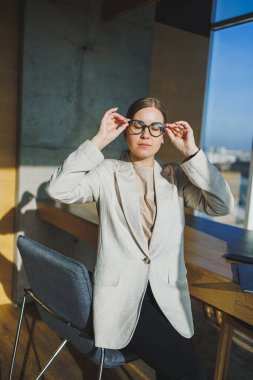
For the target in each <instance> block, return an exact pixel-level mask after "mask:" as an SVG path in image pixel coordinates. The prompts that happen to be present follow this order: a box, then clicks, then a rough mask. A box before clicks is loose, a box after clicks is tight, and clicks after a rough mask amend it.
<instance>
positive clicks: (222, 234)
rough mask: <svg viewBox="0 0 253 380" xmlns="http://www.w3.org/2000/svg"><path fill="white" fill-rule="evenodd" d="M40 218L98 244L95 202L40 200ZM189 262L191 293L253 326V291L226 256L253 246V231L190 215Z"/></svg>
mask: <svg viewBox="0 0 253 380" xmlns="http://www.w3.org/2000/svg"><path fill="white" fill-rule="evenodd" d="M37 213H38V216H39V218H40V219H42V220H44V221H46V222H48V223H51V224H53V225H55V226H56V227H58V228H61V229H62V230H64V231H67V232H69V233H71V234H73V235H74V236H76V237H78V238H81V239H83V240H86V241H88V242H89V243H91V244H94V245H96V243H97V236H98V216H97V211H96V207H95V204H94V203H90V204H85V205H80V204H72V205H64V204H61V203H59V202H53V201H39V202H38V209H37ZM184 236H185V261H186V267H187V271H188V273H187V278H188V283H189V289H190V294H191V296H192V297H194V298H196V299H198V300H200V301H203V302H205V303H207V304H209V305H211V306H214V307H215V308H217V309H219V310H221V311H223V312H226V313H228V314H230V315H231V316H234V317H236V318H238V319H240V320H241V321H244V322H247V323H249V324H251V325H253V294H249V293H248V294H247V293H243V292H241V290H240V286H239V283H238V279H237V272H236V262H233V261H231V260H226V259H225V258H223V257H222V256H223V255H224V254H225V253H227V252H228V251H230V252H233V251H236V252H239V251H247V250H250V249H252V247H253V232H252V231H246V230H243V229H241V228H238V227H233V226H229V225H225V224H222V223H217V222H213V221H211V220H207V219H204V218H201V217H196V216H192V215H186V226H185V235H184Z"/></svg>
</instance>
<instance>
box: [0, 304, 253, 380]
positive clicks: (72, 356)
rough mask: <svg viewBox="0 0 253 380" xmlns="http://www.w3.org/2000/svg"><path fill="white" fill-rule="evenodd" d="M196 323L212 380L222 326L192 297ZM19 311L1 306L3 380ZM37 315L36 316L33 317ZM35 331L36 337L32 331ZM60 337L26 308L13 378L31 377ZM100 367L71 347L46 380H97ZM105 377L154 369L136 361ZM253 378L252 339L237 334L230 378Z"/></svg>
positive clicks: (151, 379) (123, 377)
mask: <svg viewBox="0 0 253 380" xmlns="http://www.w3.org/2000/svg"><path fill="white" fill-rule="evenodd" d="M192 310H193V317H194V325H195V336H194V343H195V347H196V351H197V353H198V355H199V356H200V358H201V359H202V360H203V362H204V364H205V366H206V369H207V372H208V380H213V374H214V365H215V358H216V349H217V342H218V332H219V328H218V327H217V326H216V325H215V324H214V322H213V321H212V319H210V320H207V319H205V318H204V316H203V312H202V306H201V304H200V303H199V302H197V301H195V300H192ZM18 314H19V310H18V309H17V308H16V307H14V306H12V305H3V306H0V337H1V338H0V339H1V341H0V380H6V379H7V378H8V369H9V363H10V357H11V352H12V348H13V342H14V337H15V332H16V326H17V318H18ZM34 317H35V318H34ZM32 331H33V338H32V339H31V338H30V337H29V334H30V333H31V332H32ZM59 342H60V340H59V338H58V337H57V336H55V334H54V333H53V332H51V330H49V328H48V327H47V326H46V325H45V324H44V323H43V322H42V321H41V320H40V319H39V318H38V315H37V312H36V309H35V308H34V305H29V306H28V307H27V313H26V316H25V319H24V323H23V330H22V333H21V341H20V346H19V350H18V355H17V362H16V366H15V370H14V376H13V380H31V379H35V378H36V376H35V375H36V374H38V372H39V370H40V369H41V368H42V367H43V364H44V363H45V362H46V361H47V358H48V357H49V355H50V354H51V353H53V351H54V349H55V347H57V345H58V344H59ZM96 373H97V368H96V366H95V365H94V364H93V363H91V362H90V361H89V360H87V359H86V358H84V357H83V356H82V355H81V354H79V353H78V352H77V351H76V350H75V349H73V348H72V347H68V348H65V349H64V351H63V352H62V353H61V354H60V356H59V357H58V358H57V360H56V361H55V362H54V363H53V364H52V366H51V367H50V368H49V369H48V371H47V373H46V375H44V377H43V379H44V380H56V379H61V380H65V379H66V380H93V379H94V380H95V379H96ZM103 378H104V380H109V379H110V380H129V379H132V380H155V373H154V371H153V369H152V368H150V367H149V366H148V365H146V364H145V363H144V362H143V361H142V360H136V361H134V362H132V363H130V364H128V365H125V366H123V367H121V368H117V369H105V370H104V377H103ZM251 379H253V341H251V340H249V339H248V338H247V337H245V336H242V335H238V334H237V333H235V334H234V342H233V346H232V352H231V357H230V363H229V374H228V378H227V380H251Z"/></svg>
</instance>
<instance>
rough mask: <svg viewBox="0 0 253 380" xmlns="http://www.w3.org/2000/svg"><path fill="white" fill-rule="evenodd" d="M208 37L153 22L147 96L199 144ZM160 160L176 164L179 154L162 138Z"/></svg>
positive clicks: (180, 158)
mask: <svg viewBox="0 0 253 380" xmlns="http://www.w3.org/2000/svg"><path fill="white" fill-rule="evenodd" d="M208 47H209V38H207V37H203V36H200V35H198V34H194V33H190V32H187V31H184V30H181V29H177V28H173V27H170V26H167V25H164V24H160V23H156V24H155V27H154V34H153V50H152V65H151V77H150V88H149V95H150V96H154V97H157V98H159V99H160V100H161V101H162V102H163V104H164V105H165V107H166V110H167V114H168V119H169V122H174V121H179V120H186V121H188V122H189V124H190V125H191V127H192V128H193V130H194V135H195V137H196V142H197V145H198V144H199V138H200V130H201V120H202V109H203V102H204V91H205V80H206V68H207V59H208ZM159 156H160V157H161V159H162V160H164V161H167V162H169V161H175V162H178V163H180V162H181V161H182V160H183V157H182V155H181V154H180V153H179V152H178V151H177V150H176V149H175V148H174V147H173V146H172V145H171V143H170V142H169V140H168V139H167V138H166V139H165V144H164V145H163V147H162V148H161V150H160V152H159Z"/></svg>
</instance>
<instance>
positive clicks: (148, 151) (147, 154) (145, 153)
mask: <svg viewBox="0 0 253 380" xmlns="http://www.w3.org/2000/svg"><path fill="white" fill-rule="evenodd" d="M132 119H137V120H142V121H143V122H144V123H145V124H146V125H150V124H151V123H154V122H160V123H164V119H163V115H162V113H161V111H159V110H158V109H157V108H154V107H147V108H142V109H141V110H139V111H138V112H136V113H135V114H134V115H133V117H132ZM126 141H127V144H128V148H129V150H130V152H131V155H132V158H133V159H135V160H144V159H149V158H150V159H154V156H155V154H156V153H157V152H158V150H159V149H160V147H161V143H162V141H163V135H161V136H158V137H153V136H151V135H150V133H149V130H148V128H144V130H143V132H142V133H141V134H139V135H134V134H131V131H130V129H129V127H127V128H126Z"/></svg>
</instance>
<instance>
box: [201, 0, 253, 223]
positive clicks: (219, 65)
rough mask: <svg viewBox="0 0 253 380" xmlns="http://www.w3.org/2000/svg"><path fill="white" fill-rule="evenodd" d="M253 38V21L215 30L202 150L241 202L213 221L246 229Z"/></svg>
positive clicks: (252, 113)
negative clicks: (230, 212) (228, 213)
mask: <svg viewBox="0 0 253 380" xmlns="http://www.w3.org/2000/svg"><path fill="white" fill-rule="evenodd" d="M226 3H228V1H221V2H217V4H216V5H219V4H220V9H221V8H222V6H224V5H225V4H226ZM231 3H233V4H234V7H232V6H231V9H232V8H233V9H234V10H235V9H236V10H237V11H238V7H237V5H238V4H237V3H239V1H234V2H233V1H232V2H231V1H230V2H229V4H231ZM241 3H243V7H242V8H241V9H240V11H243V12H244V10H245V9H246V6H245V2H241ZM250 4H251V6H252V10H253V1H248V2H247V5H248V6H249V5H250ZM217 9H219V8H217ZM247 10H248V8H247ZM227 11H228V9H227ZM238 12H239V11H238ZM237 14H239V13H237ZM233 16H234V14H233ZM247 21H248V20H247ZM252 41H253V22H244V23H241V21H240V24H237V25H233V26H232V27H231V26H230V27H226V26H224V25H223V26H222V28H221V29H217V30H213V31H212V32H211V43H210V52H209V68H208V75H207V83H206V94H205V106H204V113H203V123H202V136H201V146H202V147H203V150H204V151H205V152H206V154H207V156H208V158H209V160H210V162H212V163H213V164H214V165H216V166H217V167H218V169H219V170H220V171H221V172H222V173H223V175H224V177H225V179H226V180H227V181H228V183H229V184H230V187H231V190H232V193H233V195H234V197H235V202H236V203H235V210H234V211H233V213H232V214H231V215H227V216H224V217H218V218H214V219H215V220H217V221H220V222H223V223H228V224H233V225H237V226H239V227H246V228H248V224H249V223H248V222H247V223H246V222H245V219H247V218H246V216H247V215H246V213H247V211H248V210H247V209H248V208H249V198H250V195H251V194H249V189H250V187H251V186H249V184H250V181H251V179H250V178H249V173H250V160H251V151H252V138H253V102H252V99H253V64H252V62H253V45H252ZM247 198H248V201H247ZM246 205H247V206H246ZM245 223H246V224H245Z"/></svg>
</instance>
